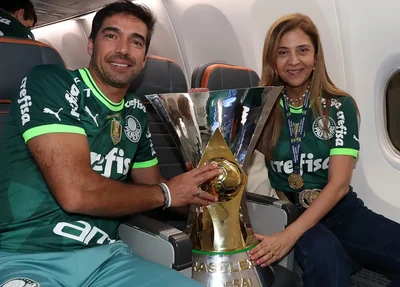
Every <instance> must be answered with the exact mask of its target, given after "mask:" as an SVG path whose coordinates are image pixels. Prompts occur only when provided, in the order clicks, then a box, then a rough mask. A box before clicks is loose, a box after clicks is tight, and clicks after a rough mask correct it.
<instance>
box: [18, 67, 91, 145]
mask: <svg viewBox="0 0 400 287" xmlns="http://www.w3.org/2000/svg"><path fill="white" fill-rule="evenodd" d="M79 97H80V91H79V88H78V87H77V85H76V84H75V82H74V80H73V78H72V76H71V75H70V74H69V72H68V71H67V70H65V69H63V68H61V67H58V66H47V65H43V66H37V67H35V68H33V69H32V70H31V71H30V72H29V73H28V75H27V76H26V77H25V78H23V80H22V82H21V84H20V87H19V90H18V94H17V95H16V97H15V98H14V100H13V101H12V102H13V104H14V112H15V113H14V114H15V115H16V122H17V127H18V129H19V130H20V132H21V134H22V137H23V138H24V140H25V142H27V141H29V140H30V139H32V138H34V137H37V136H40V135H44V134H49V133H77V134H82V135H86V133H85V130H84V129H83V125H82V124H81V122H80V118H79V109H78V100H79Z"/></svg>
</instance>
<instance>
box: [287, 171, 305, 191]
mask: <svg viewBox="0 0 400 287" xmlns="http://www.w3.org/2000/svg"><path fill="white" fill-rule="evenodd" d="M288 183H289V186H290V188H292V189H295V190H298V189H300V188H302V187H303V185H304V180H303V178H302V177H301V175H300V174H298V173H292V174H291V175H289V177H288Z"/></svg>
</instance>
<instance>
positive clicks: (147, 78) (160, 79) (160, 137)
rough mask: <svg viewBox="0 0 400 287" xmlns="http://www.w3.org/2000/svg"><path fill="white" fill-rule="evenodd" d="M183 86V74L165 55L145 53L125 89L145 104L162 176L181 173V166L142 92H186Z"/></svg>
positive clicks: (179, 157)
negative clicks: (141, 68) (133, 76)
mask: <svg viewBox="0 0 400 287" xmlns="http://www.w3.org/2000/svg"><path fill="white" fill-rule="evenodd" d="M187 88H188V86H187V82H186V78H185V75H184V73H183V71H182V69H181V68H180V67H179V65H178V64H177V63H175V62H174V61H172V60H170V59H167V58H162V57H158V56H154V55H148V56H147V57H146V64H145V67H144V69H143V70H142V71H141V73H140V74H139V75H138V77H137V78H136V79H135V80H133V81H132V83H131V85H130V87H129V89H128V92H130V93H133V94H135V95H136V96H138V97H139V98H140V99H141V100H142V102H143V103H144V104H145V106H146V111H147V114H148V118H149V129H150V132H151V135H152V140H153V144H154V149H155V151H156V152H157V158H158V161H159V166H160V169H161V172H162V174H163V176H164V177H165V178H166V179H170V178H172V177H174V176H176V175H178V174H181V173H183V172H184V171H185V167H184V165H183V164H182V163H183V160H182V159H181V156H180V153H179V150H178V148H177V147H176V145H175V143H174V142H173V140H172V137H171V135H170V134H169V132H168V130H167V128H166V127H165V126H164V123H163V122H162V121H161V118H160V117H159V116H158V114H157V112H156V111H155V110H154V108H153V106H152V105H151V104H150V102H149V101H148V100H147V99H146V97H145V95H149V94H162V93H186V92H187ZM177 159H179V160H177Z"/></svg>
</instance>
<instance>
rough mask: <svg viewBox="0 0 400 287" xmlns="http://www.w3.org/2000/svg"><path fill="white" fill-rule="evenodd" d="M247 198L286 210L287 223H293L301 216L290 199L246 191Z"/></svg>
mask: <svg viewBox="0 0 400 287" xmlns="http://www.w3.org/2000/svg"><path fill="white" fill-rule="evenodd" d="M246 200H247V201H248V202H249V201H250V202H254V203H257V204H262V205H270V206H274V207H276V208H279V209H282V210H283V211H285V213H286V216H287V225H289V224H291V223H292V222H293V221H295V220H296V219H297V217H298V216H299V213H298V210H297V208H296V206H295V205H294V204H293V203H291V202H288V201H284V200H281V199H277V198H274V197H270V196H265V195H262V194H257V193H246Z"/></svg>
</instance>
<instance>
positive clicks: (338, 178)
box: [250, 155, 354, 266]
mask: <svg viewBox="0 0 400 287" xmlns="http://www.w3.org/2000/svg"><path fill="white" fill-rule="evenodd" d="M353 168H354V157H353V156H348V155H334V156H331V157H330V160H329V170H328V184H327V185H326V186H325V188H324V189H323V190H322V191H321V193H320V195H319V196H318V197H317V198H316V199H315V200H314V202H313V203H312V204H311V206H310V207H309V208H308V209H307V210H306V211H305V212H304V213H303V214H302V215H301V216H300V217H299V218H298V219H297V220H296V221H294V222H293V223H292V224H290V225H289V226H288V227H287V228H286V229H285V230H283V231H282V232H279V233H276V234H274V235H272V236H262V235H257V238H258V239H259V240H260V241H262V242H261V243H260V244H258V245H257V246H256V247H255V248H253V249H252V250H251V251H250V255H251V259H252V260H255V261H256V263H257V264H259V265H261V266H267V265H269V264H271V263H273V262H275V261H277V260H280V259H281V258H283V257H284V256H285V255H286V254H287V253H288V252H289V251H290V250H291V249H292V248H293V246H294V244H295V243H296V241H297V240H298V239H299V238H300V237H301V236H302V235H303V234H304V233H305V232H306V231H307V230H308V229H310V228H311V227H313V226H314V225H315V224H316V223H318V222H319V221H320V220H321V219H322V218H323V217H324V216H325V215H326V214H327V213H328V212H329V211H330V210H331V209H332V208H333V207H334V206H335V205H336V204H337V203H338V202H339V200H340V199H342V198H343V197H344V196H345V195H346V194H347V193H348V191H349V188H350V187H349V186H350V180H351V175H352V172H353Z"/></svg>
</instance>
